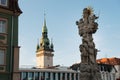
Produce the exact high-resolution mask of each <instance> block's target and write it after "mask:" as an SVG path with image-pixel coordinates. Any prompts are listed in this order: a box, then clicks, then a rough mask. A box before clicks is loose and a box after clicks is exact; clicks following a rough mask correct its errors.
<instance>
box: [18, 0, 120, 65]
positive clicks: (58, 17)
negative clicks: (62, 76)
mask: <svg viewBox="0 0 120 80" xmlns="http://www.w3.org/2000/svg"><path fill="white" fill-rule="evenodd" d="M119 4H120V0H99V1H98V0H19V6H20V8H21V10H22V11H23V13H22V14H21V15H20V17H19V45H20V46H21V48H20V66H21V65H34V66H36V45H37V43H38V39H40V38H41V35H42V34H41V33H42V32H41V30H42V26H43V21H44V12H45V13H46V23H47V28H48V37H49V39H51V38H53V43H54V48H55V52H54V65H58V64H59V65H64V66H70V65H72V64H74V63H76V62H79V61H80V52H79V45H80V44H81V37H80V36H79V35H78V28H77V26H76V24H75V22H76V21H77V20H79V19H80V18H81V17H82V10H83V9H84V8H85V7H88V6H91V7H93V9H94V13H95V14H96V15H97V16H99V19H98V20H97V22H98V24H99V27H98V28H99V29H98V31H97V32H96V34H94V42H95V44H96V48H97V49H99V50H100V52H99V53H98V56H97V58H103V57H119V58H120V36H119V34H120V5H119Z"/></svg>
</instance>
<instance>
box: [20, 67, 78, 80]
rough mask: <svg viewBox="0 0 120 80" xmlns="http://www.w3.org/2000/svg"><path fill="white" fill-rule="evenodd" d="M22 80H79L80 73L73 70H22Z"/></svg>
mask: <svg viewBox="0 0 120 80" xmlns="http://www.w3.org/2000/svg"><path fill="white" fill-rule="evenodd" d="M20 71H21V73H20V74H21V76H20V80H79V72H76V71H74V70H71V69H67V68H66V69H65V68H64V69H60V68H54V69H21V70H20Z"/></svg>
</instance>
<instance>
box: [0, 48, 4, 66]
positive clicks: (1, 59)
mask: <svg viewBox="0 0 120 80" xmlns="http://www.w3.org/2000/svg"><path fill="white" fill-rule="evenodd" d="M4 64H5V50H2V49H0V65H4Z"/></svg>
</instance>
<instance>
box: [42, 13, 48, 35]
mask: <svg viewBox="0 0 120 80" xmlns="http://www.w3.org/2000/svg"><path fill="white" fill-rule="evenodd" d="M45 16H46V14H45V13H44V25H43V28H42V33H44V32H46V33H47V26H46V18H45Z"/></svg>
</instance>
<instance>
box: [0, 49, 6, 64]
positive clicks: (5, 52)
mask: <svg viewBox="0 0 120 80" xmlns="http://www.w3.org/2000/svg"><path fill="white" fill-rule="evenodd" d="M0 50H3V51H4V62H3V64H0V66H5V65H6V58H5V53H6V50H5V49H0Z"/></svg>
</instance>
